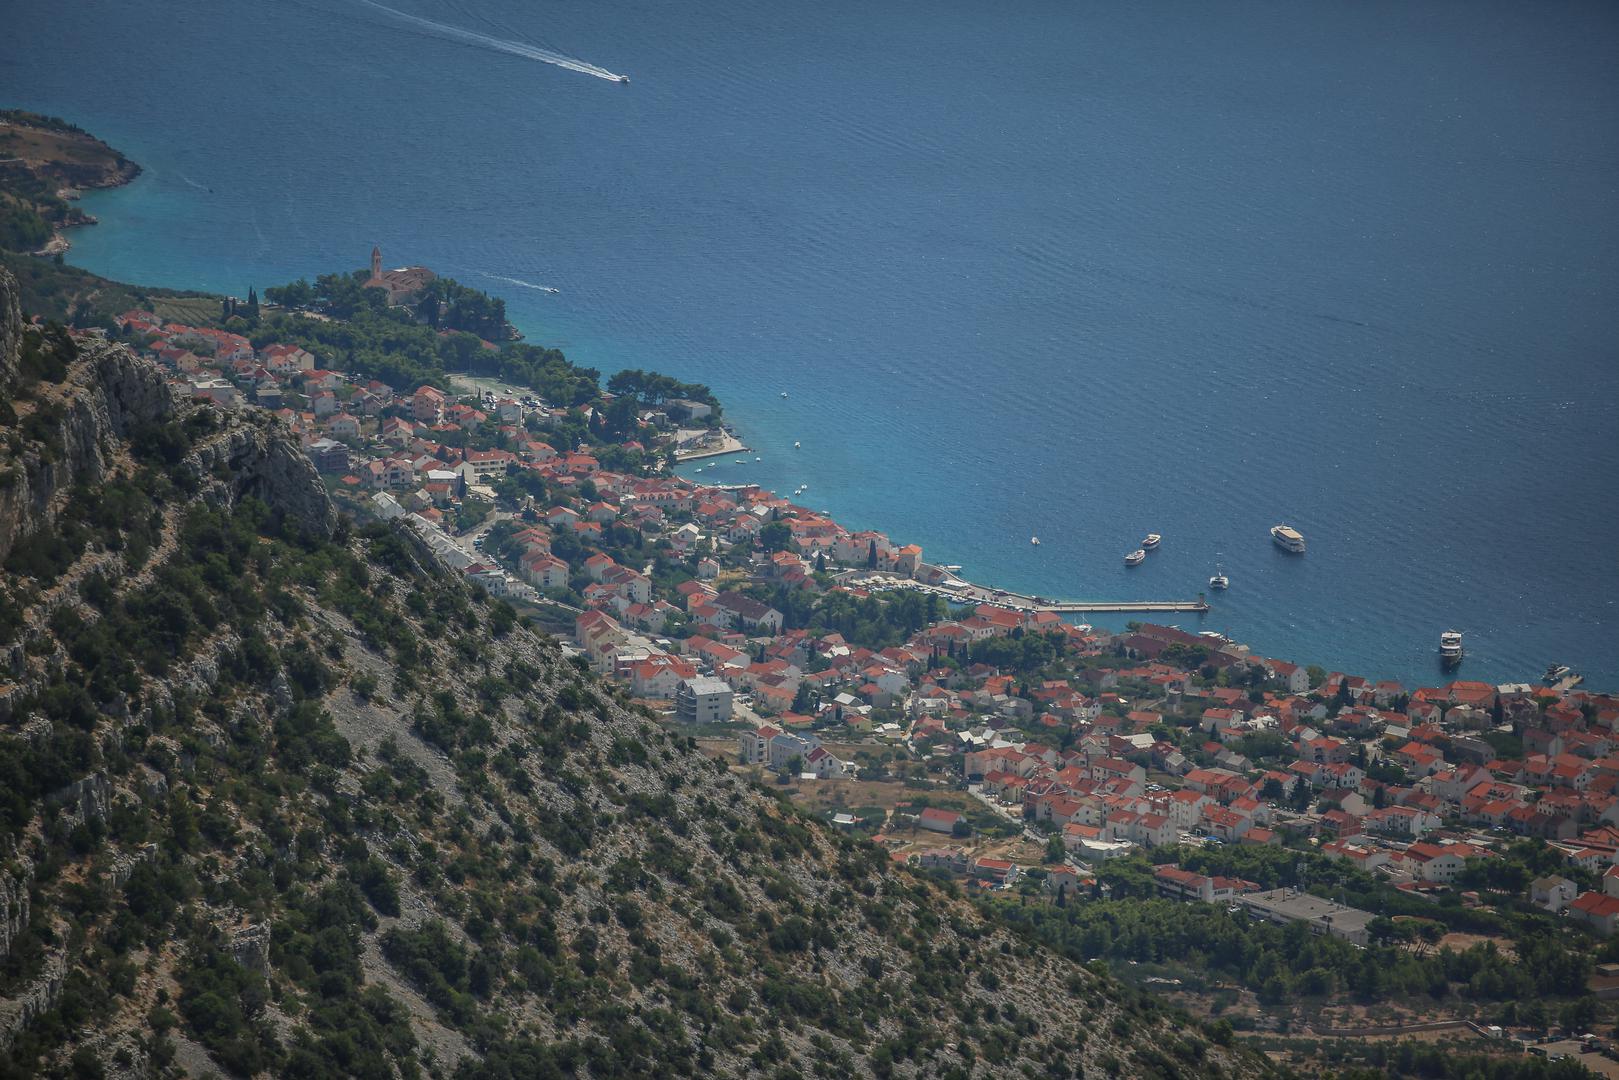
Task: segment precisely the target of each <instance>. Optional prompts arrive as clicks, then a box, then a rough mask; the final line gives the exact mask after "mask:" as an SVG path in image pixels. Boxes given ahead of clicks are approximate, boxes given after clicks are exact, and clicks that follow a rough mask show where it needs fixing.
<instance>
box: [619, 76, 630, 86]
mask: <svg viewBox="0 0 1619 1080" xmlns="http://www.w3.org/2000/svg"><path fill="white" fill-rule="evenodd" d="M618 81H619V82H621V83H623V84H624V85H625V86H628V85H630V77H629V76H628V75H620V76H619V77H618Z"/></svg>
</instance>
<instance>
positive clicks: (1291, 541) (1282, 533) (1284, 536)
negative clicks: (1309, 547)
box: [1270, 525, 1304, 555]
mask: <svg viewBox="0 0 1619 1080" xmlns="http://www.w3.org/2000/svg"><path fill="white" fill-rule="evenodd" d="M1270 538H1271V539H1272V540H1274V541H1276V546H1277V547H1279V548H1281V549H1282V550H1283V551H1291V552H1293V553H1294V554H1295V555H1303V554H1304V534H1303V533H1301V532H1299V531H1298V530H1297V529H1295V528H1294V527H1293V526H1291V525H1272V526H1271V527H1270Z"/></svg>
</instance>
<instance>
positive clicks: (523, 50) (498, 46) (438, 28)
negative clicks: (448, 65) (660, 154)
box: [358, 0, 629, 82]
mask: <svg viewBox="0 0 1619 1080" xmlns="http://www.w3.org/2000/svg"><path fill="white" fill-rule="evenodd" d="M358 2H359V3H361V4H364V5H365V6H366V7H368V8H374V9H375V10H377V11H380V12H382V13H383V14H385V15H389V16H392V17H393V18H395V19H397V20H399V21H400V22H402V23H405V24H406V25H409V26H413V27H415V28H416V29H418V30H420V31H422V32H424V33H427V34H432V35H434V36H436V37H443V38H448V39H449V40H451V41H459V42H461V43H462V44H463V45H473V46H476V47H478V48H480V49H492V50H494V51H495V52H503V53H510V54H511V55H512V56H521V57H523V58H525V59H528V60H538V61H539V62H540V63H542V64H552V65H555V66H556V67H559V68H565V69H566V70H568V71H577V72H579V74H581V75H594V76H595V77H596V78H598V79H606V80H607V81H609V82H629V79H627V78H625V77H624V76H623V75H618V74H615V73H614V72H611V71H608V70H607V69H606V68H604V67H597V66H596V65H595V64H587V63H586V62H585V61H583V60H579V59H576V58H574V57H572V56H569V55H567V54H566V53H559V52H557V51H556V50H555V49H542V48H540V47H539V46H538V45H528V44H525V43H523V42H521V41H508V40H506V39H505V38H498V37H492V36H490V35H489V34H480V33H478V32H477V31H476V30H463V29H461V28H460V27H459V26H450V25H448V24H447V23H441V22H434V21H433V20H432V19H424V18H422V17H421V16H420V15H411V14H409V13H408V12H404V11H400V10H398V9H397V8H391V7H389V6H387V5H386V4H379V3H377V0H358Z"/></svg>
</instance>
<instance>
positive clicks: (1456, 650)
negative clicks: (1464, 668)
mask: <svg viewBox="0 0 1619 1080" xmlns="http://www.w3.org/2000/svg"><path fill="white" fill-rule="evenodd" d="M1439 660H1440V662H1441V663H1443V664H1445V665H1446V666H1447V667H1449V666H1453V665H1455V664H1459V663H1461V662H1462V632H1461V631H1460V630H1446V631H1445V632H1444V633H1442V634H1440V635H1439Z"/></svg>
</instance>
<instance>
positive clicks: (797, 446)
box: [793, 443, 803, 450]
mask: <svg viewBox="0 0 1619 1080" xmlns="http://www.w3.org/2000/svg"><path fill="white" fill-rule="evenodd" d="M802 445H803V444H802V443H793V449H794V450H797V449H798V448H799V447H800V446H802Z"/></svg>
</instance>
